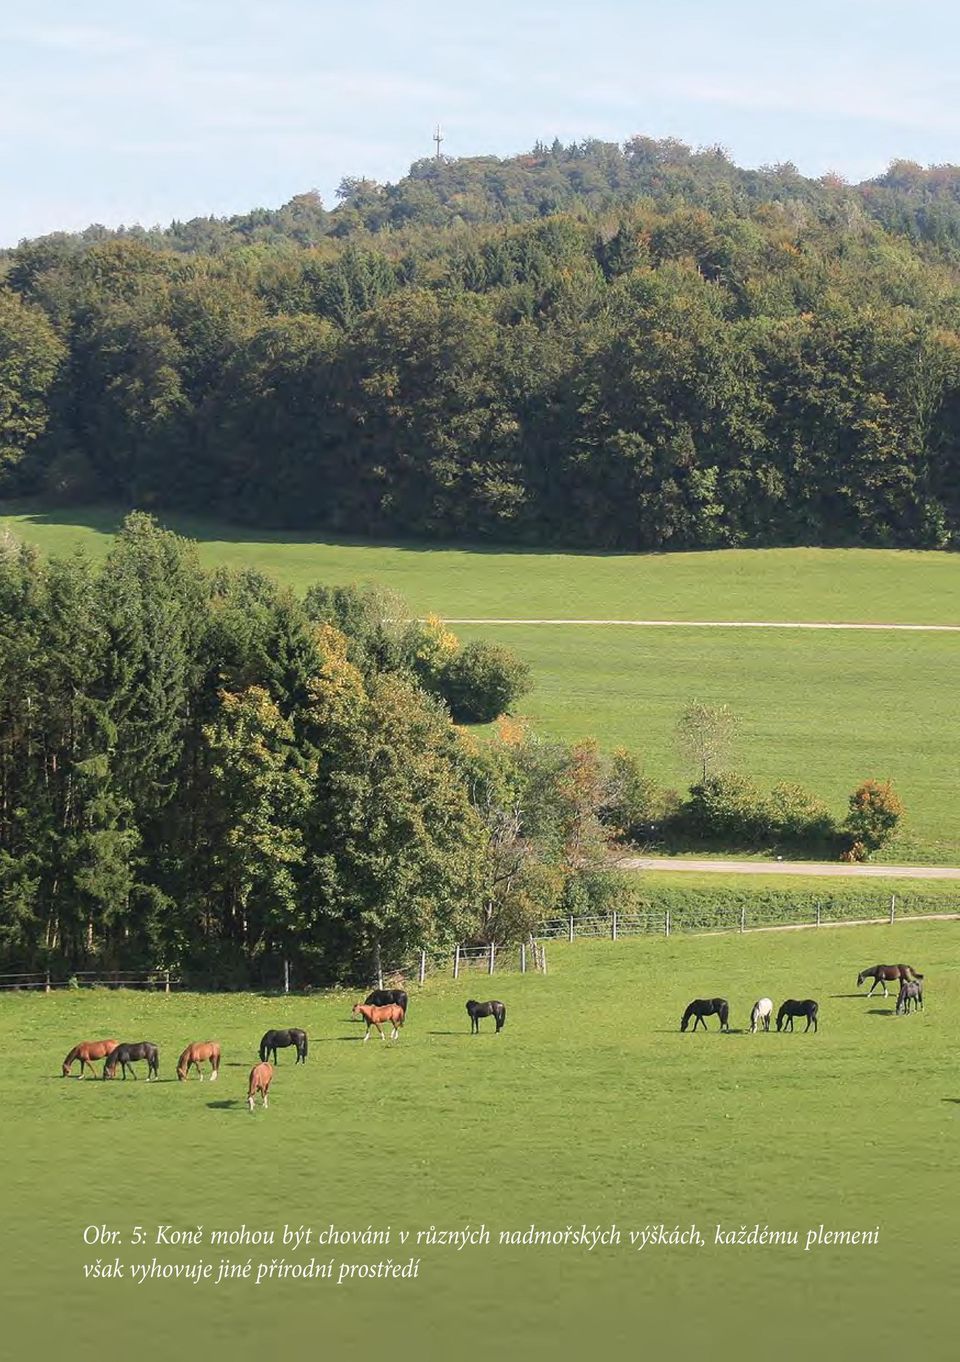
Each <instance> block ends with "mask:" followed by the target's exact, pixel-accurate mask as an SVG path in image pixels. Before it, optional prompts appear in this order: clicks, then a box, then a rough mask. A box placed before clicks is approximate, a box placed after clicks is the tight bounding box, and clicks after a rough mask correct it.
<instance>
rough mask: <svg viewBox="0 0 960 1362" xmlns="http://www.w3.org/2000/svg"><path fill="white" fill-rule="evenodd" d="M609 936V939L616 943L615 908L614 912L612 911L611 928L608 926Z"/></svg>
mask: <svg viewBox="0 0 960 1362" xmlns="http://www.w3.org/2000/svg"><path fill="white" fill-rule="evenodd" d="M610 935H611V937H612V938H613V940H614V941H616V939H617V910H616V908H614V910H613V921H612V923H611V926H610Z"/></svg>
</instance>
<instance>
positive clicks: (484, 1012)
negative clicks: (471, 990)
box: [467, 998, 507, 1036]
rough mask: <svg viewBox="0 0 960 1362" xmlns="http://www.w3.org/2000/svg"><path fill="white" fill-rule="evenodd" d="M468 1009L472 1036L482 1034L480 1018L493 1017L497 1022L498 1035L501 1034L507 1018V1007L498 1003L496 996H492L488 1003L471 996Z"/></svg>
mask: <svg viewBox="0 0 960 1362" xmlns="http://www.w3.org/2000/svg"><path fill="white" fill-rule="evenodd" d="M467 1011H468V1012H469V1013H470V1034H471V1036H473V1035H477V1036H479V1034H480V1018H481V1017H493V1019H494V1021H495V1022H496V1024H497V1030H496V1033H495V1034H496V1035H498V1036H499V1034H500V1032H501V1031H502V1030H503V1025H504V1022H505V1021H506V1020H507V1009H506V1008H505V1007H504V1005H503V1003H498V1002H497V1000H496V999H495V998H491V1000H490V1002H488V1003H478V1002H477V1001H476V999H474V998H471V999H470V1001H469V1002H468V1003H467Z"/></svg>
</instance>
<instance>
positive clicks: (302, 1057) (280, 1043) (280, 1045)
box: [260, 1027, 307, 1064]
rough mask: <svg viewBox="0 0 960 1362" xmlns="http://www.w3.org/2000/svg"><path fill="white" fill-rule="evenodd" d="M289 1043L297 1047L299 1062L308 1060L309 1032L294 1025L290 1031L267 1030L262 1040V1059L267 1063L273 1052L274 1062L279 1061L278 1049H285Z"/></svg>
mask: <svg viewBox="0 0 960 1362" xmlns="http://www.w3.org/2000/svg"><path fill="white" fill-rule="evenodd" d="M288 1045H295V1046H296V1047H297V1058H296V1063H297V1064H306V1062H307V1033H306V1031H298V1030H297V1028H296V1027H292V1028H291V1030H289V1031H267V1032H266V1033H265V1035H264V1037H263V1040H261V1042H260V1060H261V1063H263V1064H266V1062H267V1060H268V1059H269V1057H270V1054H271V1052H272V1054H273V1062H274V1064H276V1062H277V1051H278V1050H285V1049H286V1048H287V1046H288Z"/></svg>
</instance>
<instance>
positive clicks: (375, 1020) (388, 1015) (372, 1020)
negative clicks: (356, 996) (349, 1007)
mask: <svg viewBox="0 0 960 1362" xmlns="http://www.w3.org/2000/svg"><path fill="white" fill-rule="evenodd" d="M353 1015H354V1016H355V1017H362V1018H363V1020H364V1021H365V1022H366V1023H367V1030H366V1034H365V1035H364V1037H363V1043H364V1045H366V1043H367V1041H368V1040H369V1039H370V1028H371V1026H375V1027H376V1028H377V1030H378V1031H379V1032H380V1039H381V1040H385V1039H386V1037H385V1036H384V1034H383V1023H384V1022H389V1023H390V1025H391V1026H392V1027H393V1034H392V1035H391V1037H390V1039H391V1040H396V1038H397V1036H399V1034H400V1027H401V1026H402V1025H403V1022H404V1011H403V1008H402V1007H401V1006H400V1004H399V1003H386V1004H385V1005H384V1006H383V1007H373V1006H371V1005H370V1004H369V1003H355V1004H354V1008H353Z"/></svg>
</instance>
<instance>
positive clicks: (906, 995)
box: [897, 975, 923, 1012]
mask: <svg viewBox="0 0 960 1362" xmlns="http://www.w3.org/2000/svg"><path fill="white" fill-rule="evenodd" d="M911 1000H912V1002H913V1010H914V1012H916V1010H917V1008H920V1009H921V1010H922V1009H923V976H922V975H921V976H919V977H918V978H916V979H911V980H909V981H908V980H906V979H904V981H903V983H902V984H901V985H900V994H899V997H898V998H897V1011H898V1012H909V1011H910V1003H911Z"/></svg>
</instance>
